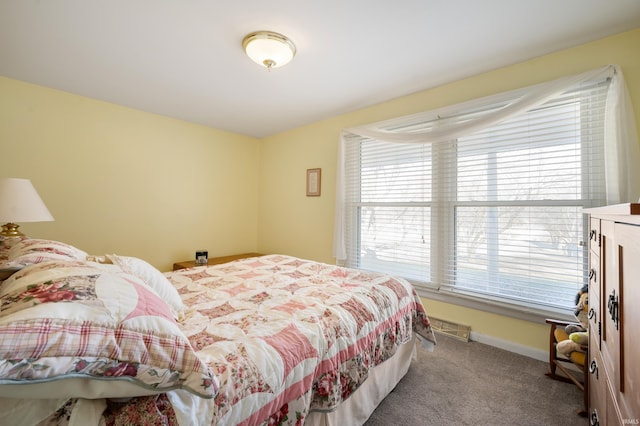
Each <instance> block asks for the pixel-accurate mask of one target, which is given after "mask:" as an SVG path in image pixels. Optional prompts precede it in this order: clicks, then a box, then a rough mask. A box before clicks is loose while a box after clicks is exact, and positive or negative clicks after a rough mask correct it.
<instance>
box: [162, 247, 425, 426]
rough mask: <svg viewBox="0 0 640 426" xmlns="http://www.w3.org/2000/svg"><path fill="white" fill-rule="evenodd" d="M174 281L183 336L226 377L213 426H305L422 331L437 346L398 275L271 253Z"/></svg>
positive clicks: (220, 380) (180, 274) (213, 404)
mask: <svg viewBox="0 0 640 426" xmlns="http://www.w3.org/2000/svg"><path fill="white" fill-rule="evenodd" d="M167 276H168V278H169V280H170V281H171V282H172V283H173V284H174V285H175V286H176V288H177V289H178V292H179V293H180V295H181V297H182V299H183V301H184V303H185V305H186V306H187V307H188V308H187V313H186V318H185V319H184V320H183V321H182V322H181V329H182V330H183V332H184V333H185V334H186V336H187V337H188V338H189V340H190V342H191V344H192V346H193V347H194V349H195V350H196V352H197V353H198V355H199V356H200V358H201V359H202V360H203V361H204V362H205V363H206V364H207V365H209V366H210V368H212V370H213V372H214V374H215V376H216V377H217V384H218V385H219V388H218V389H217V391H216V396H215V397H214V399H213V400H210V401H207V400H201V402H202V403H203V404H204V405H208V409H210V412H209V415H208V416H207V418H206V422H207V423H211V424H260V423H263V422H264V423H266V424H301V423H302V422H303V421H304V418H305V416H306V415H307V414H308V413H309V412H310V411H312V410H323V411H331V410H333V409H334V408H335V407H337V406H338V405H339V404H340V402H341V401H342V400H344V399H346V398H348V397H349V395H350V394H351V393H352V392H354V391H355V390H356V389H357V388H358V387H359V386H360V385H361V384H362V383H363V382H364V381H365V380H366V379H367V376H368V372H369V370H370V369H371V368H372V367H374V366H376V365H378V364H380V363H381V362H383V361H385V360H386V359H388V358H390V357H391V356H392V355H393V354H394V353H395V351H396V348H397V347H398V346H399V345H400V344H402V343H406V342H408V341H409V340H410V339H411V338H412V336H413V333H414V332H415V333H417V334H418V335H419V336H421V337H422V338H423V339H427V340H428V341H430V342H432V343H435V339H434V336H433V332H432V330H431V326H430V323H429V319H428V317H427V315H426V313H425V310H424V308H423V305H422V303H421V301H420V299H419V297H418V296H417V294H416V292H415V290H414V289H413V287H412V286H411V285H410V284H409V283H408V282H406V281H405V280H402V279H399V278H394V277H392V276H389V275H385V274H380V273H372V272H365V271H361V270H355V269H348V268H342V267H338V266H335V265H329V264H323V263H317V262H312V261H308V260H302V259H298V258H293V257H288V256H282V255H268V256H262V257H258V258H251V259H245V260H240V261H235V262H232V263H229V264H224V265H216V266H212V267H201V268H193V269H185V270H180V271H176V272H173V273H170V274H167ZM289 401H295V404H294V405H295V406H291V404H288V402H289ZM202 420H204V419H202Z"/></svg>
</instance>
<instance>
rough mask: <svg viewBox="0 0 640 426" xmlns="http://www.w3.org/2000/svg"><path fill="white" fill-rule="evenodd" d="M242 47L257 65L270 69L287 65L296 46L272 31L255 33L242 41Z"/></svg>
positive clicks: (293, 54) (294, 52)
mask: <svg viewBox="0 0 640 426" xmlns="http://www.w3.org/2000/svg"><path fill="white" fill-rule="evenodd" d="M242 47H243V48H244V51H245V52H246V53H247V56H249V58H251V60H252V61H254V62H255V63H257V64H260V65H262V66H264V67H266V68H267V69H268V70H271V68H277V67H281V66H283V65H286V64H288V63H289V62H290V61H291V60H292V59H293V57H294V56H295V54H296V46H295V45H294V44H293V42H292V41H291V40H289V39H288V38H287V37H285V36H283V35H282V34H278V33H274V32H272V31H256V32H253V33H251V34H248V35H247V36H246V37H245V38H244V39H243V40H242Z"/></svg>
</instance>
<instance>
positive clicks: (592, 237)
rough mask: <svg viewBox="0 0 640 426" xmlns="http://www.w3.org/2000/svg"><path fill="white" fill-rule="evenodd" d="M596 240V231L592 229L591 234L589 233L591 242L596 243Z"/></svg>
mask: <svg viewBox="0 0 640 426" xmlns="http://www.w3.org/2000/svg"><path fill="white" fill-rule="evenodd" d="M595 239H596V230H595V229H592V230H591V232H589V240H590V241H595Z"/></svg>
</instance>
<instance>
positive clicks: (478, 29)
mask: <svg viewBox="0 0 640 426" xmlns="http://www.w3.org/2000/svg"><path fill="white" fill-rule="evenodd" d="M637 27H640V1H639V0H448V1H447V0H395V1H393V2H392V1H391V0H322V1H303V0H271V1H265V0H242V1H222V0H0V75H2V76H5V77H9V78H14V79H18V80H23V81H27V82H31V83H35V84H39V85H43V86H48V87H52V88H56V89H60V90H63V91H67V92H71V93H75V94H79V95H83V96H88V97H91V98H95V99H100V100H104V101H108V102H113V103H116V104H120V105H125V106H128V107H132V108H137V109H141V110H144V111H149V112H153V113H157V114H162V115H166V116H170V117H175V118H178V119H182V120H186V121H190V122H194V123H200V124H204V125H206V126H210V127H215V128H218V129H223V130H228V131H232V132H236V133H240V134H246V135H250V136H255V137H264V136H268V135H272V134H275V133H278V132H281V131H284V130H288V129H291V128H295V127H298V126H302V125H305V124H308V123H312V122H315V121H318V120H321V119H324V118H328V117H332V116H335V115H338V114H342V113H345V112H349V111H353V110H356V109H359V108H363V107H366V106H369V105H373V104H375V103H378V102H381V101H385V100H388V99H392V98H396V97H399V96H403V95H407V94H410V93H413V92H416V91H420V90H424V89H427V88H430V87H434V86H437V85H441V84H444V83H447V82H451V81H455V80H458V79H461V78H464V77H468V76H472V75H475V74H478V73H481V72H484V71H488V70H491V69H495V68H499V67H502V66H505V65H509V64H513V63H516V62H520V61H523V60H526V59H530V58H533V57H537V56H541V55H544V54H546V53H550V52H553V51H557V50H561V49H565V48H568V47H571V46H575V45H578V44H582V43H585V42H589V41H592V40H596V39H599V38H602V37H604V36H607V35H611V34H616V33H620V32H623V31H626V30H629V29H633V28H637ZM255 30H271V31H276V32H280V33H283V34H285V35H287V36H288V37H289V38H291V39H292V40H293V42H294V43H295V44H296V46H297V50H298V53H297V55H296V57H295V58H294V60H293V61H292V62H291V63H290V64H289V65H287V66H285V67H282V68H277V69H274V70H272V71H271V72H267V70H266V69H264V68H262V67H260V66H258V65H257V64H255V63H254V62H252V61H251V60H250V59H249V58H248V57H246V56H245V55H244V52H243V50H242V38H243V37H244V36H245V35H246V34H248V33H250V32H252V31H255ZM639 51H640V46H639Z"/></svg>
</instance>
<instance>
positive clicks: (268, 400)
mask: <svg viewBox="0 0 640 426" xmlns="http://www.w3.org/2000/svg"><path fill="white" fill-rule="evenodd" d="M51 245H52V242H47V241H44V242H42V241H40V242H37V241H31V242H28V243H24V244H22V246H21V247H19V248H17V249H13V252H12V256H11V259H12V260H13V261H14V262H15V261H21V262H22V263H23V264H24V265H28V266H26V267H24V269H22V270H21V271H20V272H18V273H16V274H14V275H13V276H11V277H10V278H9V279H7V280H6V281H4V283H2V285H1V286H0V358H2V359H0V411H4V412H5V414H6V415H5V417H4V420H3V417H2V413H0V420H3V421H6V419H14V418H17V417H14V416H20V415H21V414H20V413H24V412H27V411H28V412H29V413H30V415H33V416H35V413H36V412H39V410H40V411H42V412H43V413H51V412H53V414H46V415H47V416H48V417H47V418H46V419H45V420H44V421H43V422H41V423H40V424H49V425H53V424H60V425H62V424H70V425H75V424H81V425H85V424H90V423H96V424H97V423H98V421H99V422H101V423H102V424H106V425H118V424H164V425H174V424H178V425H298V424H303V423H304V421H305V419H306V417H307V416H308V415H309V413H311V412H314V411H332V410H335V409H336V408H337V407H338V406H339V405H340V403H341V402H342V401H343V400H345V399H347V398H348V397H349V396H350V395H351V394H352V393H353V392H354V391H356V390H357V389H358V388H359V387H360V385H361V384H363V383H364V382H365V380H366V379H367V377H368V374H369V372H370V370H371V369H372V368H373V367H375V366H376V365H378V364H380V363H382V362H384V361H385V360H387V359H389V358H390V357H392V356H393V355H394V353H395V352H396V350H397V348H398V347H399V346H400V345H402V344H405V343H407V342H409V341H411V340H412V338H413V337H414V336H417V337H418V338H419V339H421V340H423V342H424V343H426V344H428V345H430V344H435V338H434V335H433V332H432V330H431V326H430V323H429V319H428V317H427V314H426V313H425V310H424V307H423V305H422V303H421V301H420V298H419V297H418V295H417V294H416V292H415V290H414V289H413V287H412V286H411V285H410V284H409V283H408V282H407V281H405V280H403V279H400V278H395V277H392V276H390V275H386V274H380V273H373V272H365V271H361V270H355V269H348V268H342V267H338V266H335V265H329V264H324V263H318V262H313V261H309V260H302V259H298V258H294V257H289V256H283V255H267V256H261V257H255V258H250V259H243V260H238V261H234V262H231V263H226V264H222V265H216V266H209V267H197V268H191V269H183V270H179V271H174V272H168V273H165V274H161V273H159V272H158V271H157V270H155V269H154V268H152V267H151V266H150V265H148V264H147V263H146V262H144V261H141V260H140V259H135V258H127V257H122V256H116V255H113V256H110V257H109V258H108V259H106V261H105V259H102V260H100V259H92V258H91V257H87V256H86V253H84V252H82V251H74V250H72V247H71V248H70V247H66V246H64V245H61V244H59V243H55V244H54V246H55V247H54V248H55V250H53V249H52V247H51ZM34 252H35V253H37V256H38V259H39V261H42V263H30V262H32V260H29V259H33V253H34ZM43 253H44V254H43ZM51 253H54V254H51ZM29 256H31V257H29ZM43 256H44V257H45V258H44V259H42V257H43ZM60 256H66V257H67V258H68V259H60V258H59V257H60ZM105 263H106V264H105ZM16 392H18V393H16ZM12 398H16V399H15V400H14V399H12ZM17 398H20V399H17ZM30 398H31V399H30ZM33 398H36V399H33ZM50 398H53V399H50ZM36 401H37V403H36ZM51 407H53V409H52V410H51V411H49V412H47V411H46V410H47V409H50V408H51ZM34 418H35V417H34ZM96 419H97V420H96Z"/></svg>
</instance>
